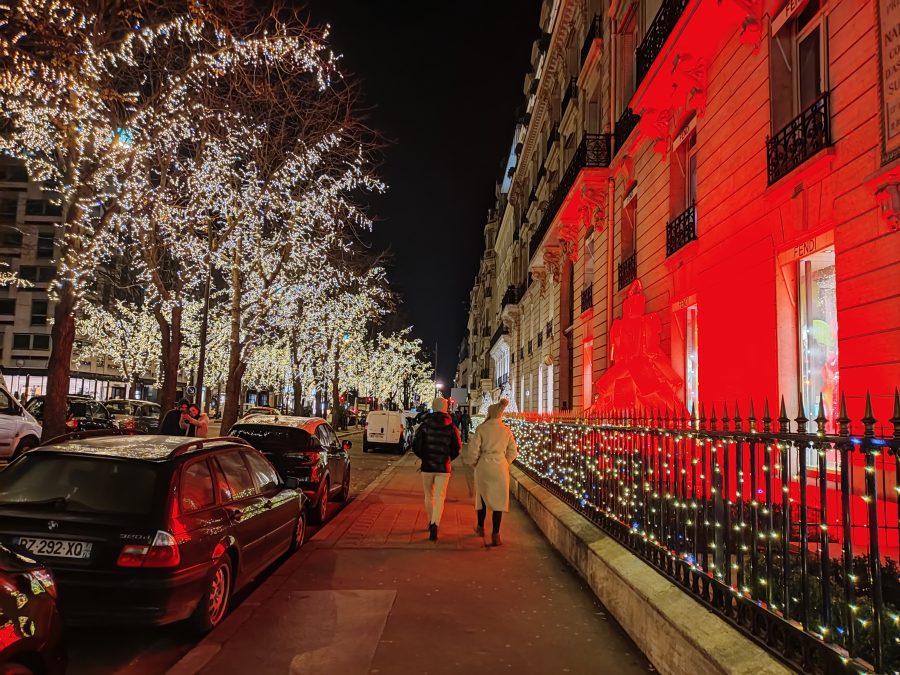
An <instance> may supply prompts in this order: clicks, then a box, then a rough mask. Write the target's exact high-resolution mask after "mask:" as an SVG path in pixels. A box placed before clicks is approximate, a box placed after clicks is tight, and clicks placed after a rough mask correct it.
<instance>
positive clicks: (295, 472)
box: [230, 415, 353, 523]
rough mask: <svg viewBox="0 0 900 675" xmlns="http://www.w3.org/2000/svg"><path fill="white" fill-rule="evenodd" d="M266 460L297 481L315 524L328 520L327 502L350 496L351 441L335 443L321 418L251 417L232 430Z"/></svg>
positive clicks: (332, 433) (344, 499)
mask: <svg viewBox="0 0 900 675" xmlns="http://www.w3.org/2000/svg"><path fill="white" fill-rule="evenodd" d="M230 434H231V435H232V436H235V437H237V438H243V439H244V440H245V441H247V442H248V443H250V445H252V446H253V447H254V448H256V449H257V450H261V451H262V452H263V453H264V454H265V456H266V457H268V458H269V459H270V460H271V461H272V463H273V464H274V465H275V466H276V468H277V469H278V470H279V471H280V472H281V474H282V475H283V476H291V477H292V478H296V479H298V480H299V481H300V485H301V487H302V488H303V491H304V492H306V495H307V497H309V508H310V515H311V516H312V518H313V520H314V521H315V522H317V523H321V522H323V521H324V520H325V518H326V517H327V516H328V501H329V500H330V499H331V498H332V497H334V499H335V500H337V501H341V502H342V501H346V500H347V497H349V496H350V454H349V452H348V451H349V450H350V448H351V447H352V445H353V444H352V443H351V442H350V441H344V442H343V443H342V442H340V441H338V438H337V435H336V434H335V433H334V429H332V428H331V425H330V424H328V422H326V421H325V420H323V419H322V418H321V417H293V416H290V415H278V416H272V415H254V416H253V417H246V418H244V419H243V420H242V421H241V422H239V423H238V424H235V425H234V426H233V427H231V432H230Z"/></svg>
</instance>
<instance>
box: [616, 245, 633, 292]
mask: <svg viewBox="0 0 900 675" xmlns="http://www.w3.org/2000/svg"><path fill="white" fill-rule="evenodd" d="M618 269H619V274H618V277H619V290H620V291H622V290H625V289H626V288H628V284H630V283H631V282H632V281H634V280H635V279H637V251H635V252H634V253H632V254H631V255H630V256H628V257H627V258H625V259H624V260H622V261H621V262H620V263H619V268H618Z"/></svg>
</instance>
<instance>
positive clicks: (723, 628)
mask: <svg viewBox="0 0 900 675" xmlns="http://www.w3.org/2000/svg"><path fill="white" fill-rule="evenodd" d="M510 489H511V491H512V495H513V496H514V497H515V498H516V501H518V502H519V503H520V504H521V505H522V508H523V509H524V510H525V511H526V512H527V513H528V515H529V516H530V517H531V519H532V520H533V521H534V523H535V524H536V525H537V527H538V529H539V530H540V531H541V533H542V534H543V535H544V537H545V538H546V539H547V541H549V542H550V544H551V545H552V546H553V548H555V549H556V550H557V551H559V553H560V554H561V555H562V556H563V558H565V559H566V560H567V561H568V563H569V564H570V565H571V566H572V567H573V568H575V570H576V571H577V572H578V574H579V576H581V577H582V579H584V581H585V582H586V583H587V585H588V586H590V588H591V590H592V591H593V592H594V595H595V596H596V597H597V599H598V600H599V601H600V602H601V603H602V604H603V605H604V606H605V607H606V608H607V610H608V611H609V613H610V614H612V616H613V617H614V618H615V619H616V621H617V622H618V623H619V625H621V626H622V628H623V629H624V630H625V632H626V633H628V635H629V636H630V637H631V639H632V640H634V642H635V644H637V646H638V648H640V650H641V651H642V652H643V653H644V654H645V655H646V656H647V658H648V659H649V660H650V661H651V663H653V666H654V667H655V668H656V669H657V670H658V671H659V672H660V673H662V674H663V675H682V674H683V673H692V674H693V675H745V674H746V675H788V673H793V672H794V671H793V670H791V669H790V668H788V667H786V666H785V665H784V664H782V663H781V661H779V660H778V659H777V658H776V657H775V656H773V655H771V654H770V653H769V652H767V651H766V650H765V649H763V648H762V647H760V646H758V645H757V644H755V643H754V642H753V641H752V640H750V639H749V638H747V637H745V636H744V635H743V634H742V633H740V632H739V631H738V630H737V629H736V628H734V627H733V626H732V625H731V624H729V623H727V622H726V621H725V620H723V619H721V618H719V617H718V616H716V615H715V614H714V613H713V612H711V611H710V610H708V609H707V608H706V607H704V606H703V605H701V604H700V603H699V602H697V601H696V600H694V599H693V598H692V597H690V596H689V595H686V594H685V592H684V591H683V590H682V589H681V588H679V587H678V585H677V584H675V583H673V582H671V581H670V580H669V579H668V578H667V577H665V576H663V575H662V574H660V573H659V572H657V571H656V570H655V569H653V567H651V566H650V565H648V564H647V563H645V562H644V561H643V560H641V559H640V558H638V557H637V556H635V555H634V554H632V553H631V552H630V551H629V550H628V549H626V548H625V547H624V546H622V545H621V544H620V543H619V542H617V541H616V540H615V539H614V538H613V537H611V536H609V535H607V534H606V533H605V532H603V530H601V529H600V528H599V527H597V526H596V525H594V524H593V523H592V522H591V521H589V520H588V519H587V518H585V517H584V516H582V515H581V514H579V513H578V512H577V511H575V510H574V509H572V508H571V507H570V506H569V505H568V504H566V503H564V502H563V501H562V500H560V499H558V498H557V497H556V496H555V495H553V494H552V493H550V492H549V491H548V490H546V489H545V488H544V487H543V486H541V485H540V484H538V483H537V482H535V481H534V480H532V479H531V478H530V477H529V476H527V475H526V474H525V473H524V472H523V471H522V470H521V469H519V468H518V467H516V466H512V467H510Z"/></svg>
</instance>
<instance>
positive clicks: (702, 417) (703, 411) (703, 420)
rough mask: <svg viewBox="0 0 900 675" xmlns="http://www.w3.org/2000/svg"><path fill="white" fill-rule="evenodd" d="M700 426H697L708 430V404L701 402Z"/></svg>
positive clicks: (701, 429)
mask: <svg viewBox="0 0 900 675" xmlns="http://www.w3.org/2000/svg"><path fill="white" fill-rule="evenodd" d="M698 423H699V425H700V426H699V427H697V428H698V429H699V430H700V431H706V406H705V405H704V404H703V403H701V404H700V418H699V419H698Z"/></svg>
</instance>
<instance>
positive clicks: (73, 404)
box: [69, 401, 89, 417]
mask: <svg viewBox="0 0 900 675" xmlns="http://www.w3.org/2000/svg"><path fill="white" fill-rule="evenodd" d="M69 414H70V415H71V416H72V417H88V416H89V415H88V404H87V401H69Z"/></svg>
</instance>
